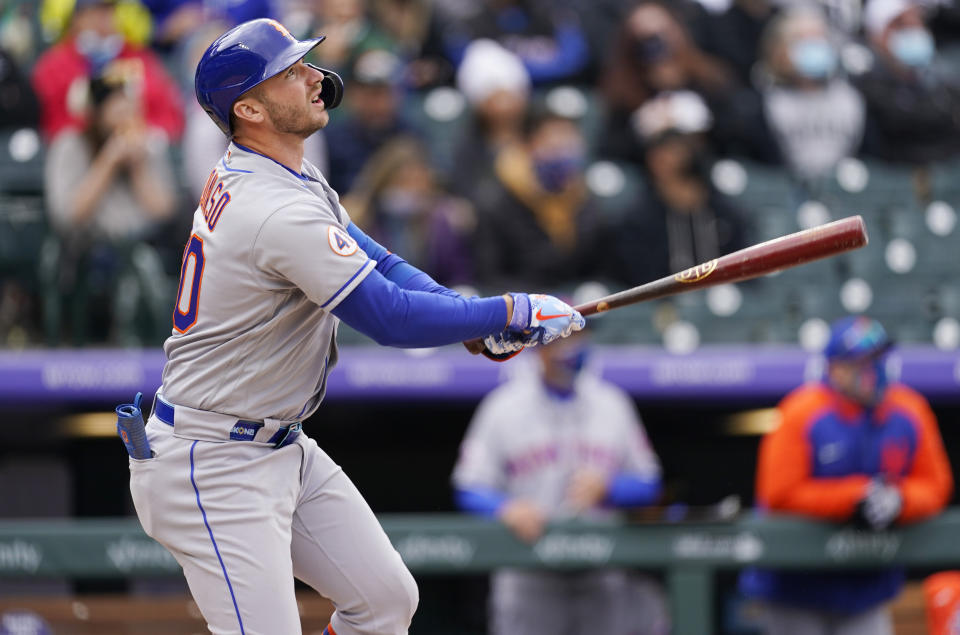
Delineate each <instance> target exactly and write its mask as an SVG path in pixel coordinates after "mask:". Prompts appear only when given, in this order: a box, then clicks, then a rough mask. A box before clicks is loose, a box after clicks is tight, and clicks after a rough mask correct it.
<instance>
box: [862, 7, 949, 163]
mask: <svg viewBox="0 0 960 635" xmlns="http://www.w3.org/2000/svg"><path fill="white" fill-rule="evenodd" d="M863 23H864V32H865V35H866V37H867V39H868V41H869V44H870V48H871V49H872V51H873V53H874V58H875V59H874V63H873V66H872V67H871V68H870V69H869V70H868V71H867V72H865V73H863V74H862V75H861V76H859V77H858V78H856V80H855V83H856V85H857V87H858V88H859V89H860V90H861V92H862V93H863V94H864V96H865V98H866V101H867V127H866V134H865V137H864V147H863V150H864V152H865V153H867V154H870V155H873V156H877V157H879V158H882V159H886V160H888V161H896V162H904V163H912V164H924V163H929V162H932V161H939V160H942V159H945V158H948V157H951V156H955V155H956V154H958V153H960V82H958V80H957V75H956V70H955V69H947V68H946V67H941V65H940V64H939V60H938V57H937V51H936V46H935V43H934V40H933V36H932V35H931V34H930V31H929V30H928V29H927V26H926V22H925V15H924V12H923V8H922V7H921V6H920V5H919V4H918V3H916V2H914V1H912V0H870V2H868V3H867V5H866V8H865V10H864V17H863Z"/></svg>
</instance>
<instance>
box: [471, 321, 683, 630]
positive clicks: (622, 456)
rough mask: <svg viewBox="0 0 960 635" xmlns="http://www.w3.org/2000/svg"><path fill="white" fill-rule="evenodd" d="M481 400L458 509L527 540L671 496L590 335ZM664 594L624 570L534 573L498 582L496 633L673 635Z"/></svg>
mask: <svg viewBox="0 0 960 635" xmlns="http://www.w3.org/2000/svg"><path fill="white" fill-rule="evenodd" d="M537 352H538V353H539V355H538V356H537V361H539V368H538V372H528V373H523V372H520V373H518V374H517V376H516V377H515V378H513V379H511V380H510V381H508V382H507V383H505V384H504V385H502V386H500V387H499V388H497V389H496V390H494V391H493V392H492V393H490V394H489V395H488V396H487V397H486V398H484V400H483V401H482V402H481V404H480V406H479V408H478V409H477V412H476V414H475V415H474V418H473V421H472V422H471V423H470V428H469V430H468V431H467V435H466V437H465V438H464V440H463V443H462V445H461V450H460V458H459V460H458V461H457V464H456V467H455V468H454V472H453V483H454V487H455V491H456V499H457V503H458V505H459V506H460V507H461V508H462V509H464V510H466V511H469V512H472V513H475V514H479V515H483V516H489V517H496V518H498V519H500V521H501V522H503V523H504V524H505V525H506V526H507V527H508V528H509V529H510V531H511V532H513V534H514V535H515V536H517V537H518V538H519V539H521V540H523V541H525V542H530V543H532V542H536V541H537V540H538V539H539V538H540V536H541V535H542V534H543V532H544V530H545V529H546V525H547V523H548V522H550V521H551V520H558V519H563V518H573V517H586V518H609V517H610V516H612V515H615V514H617V513H618V511H617V510H618V508H626V507H639V506H643V505H650V504H652V503H654V502H656V501H657V499H658V498H659V496H660V488H661V477H660V461H659V460H658V459H657V455H656V454H655V453H654V451H653V448H652V447H651V446H650V442H649V440H648V439H647V435H646V432H645V431H644V428H643V425H642V424H641V423H640V418H639V416H638V415H637V412H636V408H635V406H634V405H633V402H632V401H630V398H629V396H628V395H626V394H625V393H624V392H623V391H622V390H621V389H620V388H618V387H617V386H615V385H613V384H611V383H609V382H607V381H604V380H603V379H602V378H600V377H598V376H596V374H595V373H593V372H591V371H590V370H589V369H587V370H585V369H584V367H585V365H586V361H587V359H588V355H589V347H588V344H587V336H586V335H585V334H582V333H577V334H574V335H573V336H571V337H570V338H568V339H565V340H563V341H562V342H557V343H556V344H553V345H551V346H546V347H541V348H538V349H537ZM665 605H666V603H665V602H664V597H663V592H662V590H661V589H660V588H659V585H658V584H657V583H656V582H654V581H652V580H650V579H647V578H646V577H643V576H640V575H637V574H634V573H631V572H628V571H625V570H619V569H595V570H582V571H568V572H554V571H523V570H519V569H501V570H499V571H496V572H495V573H494V574H493V576H492V578H491V587H490V620H489V629H488V630H489V632H490V633H494V634H496V635H559V634H561V633H575V634H577V635H579V634H582V633H598V634H601V633H602V634H611V635H612V634H617V635H626V634H628V633H629V634H630V635H662V634H663V633H667V632H669V623H670V621H669V617H668V614H667V610H666V606H665Z"/></svg>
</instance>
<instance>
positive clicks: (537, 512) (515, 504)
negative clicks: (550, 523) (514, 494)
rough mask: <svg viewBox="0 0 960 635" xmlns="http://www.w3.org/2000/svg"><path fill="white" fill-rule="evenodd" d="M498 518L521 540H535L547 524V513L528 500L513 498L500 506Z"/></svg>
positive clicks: (530, 541)
mask: <svg viewBox="0 0 960 635" xmlns="http://www.w3.org/2000/svg"><path fill="white" fill-rule="evenodd" d="M499 516H500V520H501V521H502V522H503V524H504V525H506V526H507V528H508V529H509V530H510V531H511V532H513V535H515V536H516V537H517V538H519V539H520V540H522V541H523V542H528V543H533V542H536V541H537V540H538V539H539V538H540V536H542V535H543V530H544V529H545V528H546V526H547V515H546V514H545V513H543V510H541V509H540V508H539V507H537V506H536V505H535V504H533V503H532V502H530V501H528V500H524V499H522V498H515V499H513V500H510V501H507V502H506V503H504V505H503V507H501V508H500V513H499Z"/></svg>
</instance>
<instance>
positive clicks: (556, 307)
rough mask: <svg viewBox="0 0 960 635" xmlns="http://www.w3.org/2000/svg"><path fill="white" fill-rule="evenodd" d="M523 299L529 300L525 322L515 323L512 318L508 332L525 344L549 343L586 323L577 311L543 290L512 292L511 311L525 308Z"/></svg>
mask: <svg viewBox="0 0 960 635" xmlns="http://www.w3.org/2000/svg"><path fill="white" fill-rule="evenodd" d="M524 302H527V303H529V309H528V313H527V315H526V318H527V319H526V320H525V321H526V324H517V322H518V321H517V320H511V323H510V326H508V327H507V331H508V332H512V333H515V334H517V335H518V336H519V337H520V341H521V342H522V343H523V345H524V346H536V345H537V344H549V343H550V342H552V341H554V340H557V339H560V338H561V337H569V336H570V334H571V333H573V332H574V331H579V330H580V329H582V328H583V327H584V326H586V324H587V321H586V320H584V319H583V316H582V315H580V312H579V311H577V310H576V309H574V308H573V307H572V306H570V305H569V304H567V303H566V302H564V301H563V300H561V299H560V298H556V297H554V296H552V295H544V294H542V293H531V294H529V295H527V294H516V295H514V312H515V313H516V312H517V311H522V310H523V309H524V308H525V305H524Z"/></svg>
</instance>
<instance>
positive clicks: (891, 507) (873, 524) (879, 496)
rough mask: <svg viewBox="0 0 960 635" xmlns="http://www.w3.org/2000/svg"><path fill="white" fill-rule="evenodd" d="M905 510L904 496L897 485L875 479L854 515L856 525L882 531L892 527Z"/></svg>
mask: <svg viewBox="0 0 960 635" xmlns="http://www.w3.org/2000/svg"><path fill="white" fill-rule="evenodd" d="M901 509H903V496H902V495H901V494H900V490H899V488H897V486H896V485H893V484H890V483H885V482H884V481H882V480H880V479H874V480H873V481H871V482H870V484H869V485H868V486H867V493H866V495H864V497H863V499H862V500H861V501H860V502H859V503H858V504H857V509H856V511H855V512H854V514H853V521H854V524H856V525H858V526H860V527H862V528H864V529H873V530H875V531H882V530H884V529H887V528H888V527H890V526H891V525H892V524H893V523H894V522H895V521H896V520H897V518H898V517H899V516H900V511H901Z"/></svg>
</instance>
